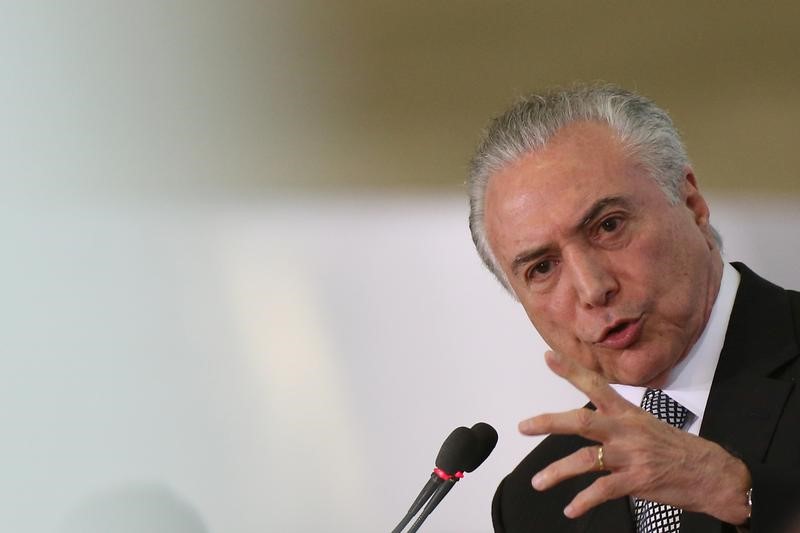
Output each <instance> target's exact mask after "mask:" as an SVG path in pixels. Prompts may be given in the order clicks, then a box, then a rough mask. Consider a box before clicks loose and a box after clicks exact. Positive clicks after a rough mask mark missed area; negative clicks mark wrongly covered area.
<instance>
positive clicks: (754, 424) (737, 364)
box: [681, 263, 798, 533]
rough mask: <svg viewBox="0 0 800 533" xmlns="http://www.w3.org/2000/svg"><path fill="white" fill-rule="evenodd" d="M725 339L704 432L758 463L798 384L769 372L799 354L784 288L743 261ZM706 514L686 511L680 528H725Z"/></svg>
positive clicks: (684, 531)
mask: <svg viewBox="0 0 800 533" xmlns="http://www.w3.org/2000/svg"><path fill="white" fill-rule="evenodd" d="M733 266H734V267H736V269H737V270H738V271H739V272H740V274H741V282H740V284H739V290H738V291H737V294H736V300H735V303H734V306H733V311H732V313H731V318H730V322H729V325H728V331H727V334H726V336H725V343H724V345H723V347H722V352H721V354H720V359H719V364H718V365H717V370H716V372H715V374H714V381H713V384H712V386H711V391H710V392H709V396H708V403H707V404H706V410H705V415H704V416H703V424H702V427H701V428H700V436H701V437H704V438H706V439H709V440H712V441H714V442H717V443H719V444H720V445H722V446H723V447H725V448H726V449H727V450H729V451H731V452H733V453H734V454H736V455H738V456H739V457H741V458H742V459H743V460H744V461H745V462H749V463H760V462H762V461H763V459H764V456H765V455H766V453H767V450H768V448H769V443H770V441H771V439H772V434H773V433H774V431H775V427H776V425H777V423H778V419H779V418H780V413H781V412H782V410H783V406H784V404H785V402H786V399H787V398H788V396H789V393H790V392H791V390H792V388H793V386H794V384H793V383H790V382H784V381H779V380H776V379H771V378H770V377H769V376H770V375H771V374H772V373H773V372H774V371H775V370H777V369H779V368H780V367H781V366H783V365H784V364H786V363H787V362H789V361H791V360H792V359H794V358H795V357H797V354H798V347H797V341H796V339H795V337H794V327H793V324H792V321H791V316H792V315H791V309H790V306H789V301H788V298H787V296H786V293H785V291H784V290H783V289H781V288H779V287H777V286H775V285H773V284H771V283H769V282H767V281H765V280H763V279H762V278H760V277H758V276H757V275H756V274H754V273H753V272H752V271H751V270H749V269H748V268H747V267H745V266H744V265H742V264H738V263H734V265H733ZM722 528H723V524H721V523H720V522H719V521H717V520H715V519H712V518H711V517H709V516H706V515H700V514H695V513H684V517H683V518H682V519H681V533H695V532H703V533H710V532H721V531H723V529H722Z"/></svg>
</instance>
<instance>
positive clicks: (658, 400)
mask: <svg viewBox="0 0 800 533" xmlns="http://www.w3.org/2000/svg"><path fill="white" fill-rule="evenodd" d="M642 409H644V410H645V411H647V412H648V413H651V414H652V415H653V416H655V417H656V418H658V419H659V420H663V421H664V422H666V423H667V424H669V425H671V426H673V427H676V428H678V429H683V425H684V424H686V417H687V416H688V415H689V411H688V410H687V409H686V408H685V407H684V406H682V405H681V404H679V403H678V402H676V401H675V400H673V399H672V398H670V397H669V396H667V395H666V394H664V391H662V390H661V389H647V391H645V393H644V398H642Z"/></svg>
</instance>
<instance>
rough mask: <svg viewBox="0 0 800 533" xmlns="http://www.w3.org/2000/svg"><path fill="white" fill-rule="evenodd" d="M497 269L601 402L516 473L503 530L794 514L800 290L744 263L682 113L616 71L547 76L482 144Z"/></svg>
mask: <svg viewBox="0 0 800 533" xmlns="http://www.w3.org/2000/svg"><path fill="white" fill-rule="evenodd" d="M469 188H470V207H471V212H470V229H471V231H472V236H473V240H474V241H475V245H476V247H477V249H478V252H479V254H480V256H481V257H482V259H483V260H484V262H485V263H486V265H487V266H488V267H489V269H490V270H491V271H492V272H493V273H494V274H495V275H496V276H497V278H498V279H499V280H500V282H501V283H502V284H503V285H504V286H505V288H506V289H507V290H508V291H509V292H511V294H512V295H514V296H515V297H516V298H517V299H518V300H519V302H520V303H521V304H522V306H523V307H524V309H525V311H526V312H527V314H528V317H529V318H530V320H531V322H532V323H533V325H534V326H535V327H536V329H537V330H538V332H539V333H540V334H541V335H542V337H543V338H544V340H545V341H546V342H547V344H548V345H549V346H550V347H551V348H552V351H550V352H547V353H546V354H545V358H546V361H547V364H548V366H549V367H550V369H552V370H553V372H555V373H556V374H558V375H559V376H561V377H563V378H565V379H567V380H569V382H570V383H572V385H574V386H575V387H576V388H578V389H579V390H581V391H582V392H583V393H585V394H586V396H587V397H588V399H589V400H590V402H591V403H590V404H589V405H588V406H587V407H585V408H581V409H576V410H573V411H569V412H565V413H557V414H541V415H539V416H534V417H533V418H530V419H527V420H524V421H522V422H521V423H520V431H521V432H522V433H524V434H526V435H544V434H550V436H549V437H547V438H546V439H545V440H544V441H543V442H542V443H541V444H540V445H539V446H538V447H537V448H536V449H534V450H533V451H532V452H531V453H530V454H529V455H528V457H526V458H525V459H524V460H523V461H522V462H521V463H520V465H519V466H518V467H517V468H516V469H515V470H514V471H513V472H512V473H511V474H509V475H508V476H507V477H506V478H505V479H504V480H503V482H502V483H501V485H500V487H499V488H498V490H497V494H496V495H495V499H494V502H493V506H492V516H493V520H494V525H495V530H496V531H507V532H523V531H525V532H529V531H547V532H555V531H585V532H589V531H593V532H612V533H616V532H626V531H636V532H639V533H641V532H662V531H681V532H692V531H693V532H700V531H702V532H712V531H713V532H728V531H737V530H750V531H753V532H768V531H776V530H779V528H782V527H785V525H786V524H788V522H787V520H789V519H790V518H791V513H792V512H793V511H794V510H796V509H797V508H796V505H797V502H798V498H797V487H798V486H800V393H798V392H797V391H795V390H794V381H795V378H797V377H798V376H800V357H798V355H799V354H800V350H799V349H798V342H797V337H798V334H799V333H800V294H798V293H795V292H792V291H785V290H784V289H781V288H779V287H776V286H775V285H772V284H770V283H769V282H767V281H765V280H763V279H761V278H759V277H758V276H757V275H756V274H754V273H753V272H752V271H750V270H749V269H747V267H745V266H744V265H741V264H734V265H729V264H725V263H724V262H723V260H722V257H721V255H720V241H719V236H718V235H717V233H716V231H715V230H714V229H713V228H712V227H711V225H710V223H709V208H708V205H707V203H706V201H705V199H704V198H703V196H702V194H701V193H700V190H699V189H698V184H697V179H696V178H695V175H694V172H693V170H692V168H691V166H690V165H689V162H688V159H687V156H686V152H685V149H684V147H683V144H682V142H681V140H680V138H679V136H678V133H677V131H676V130H675V128H674V127H673V125H672V122H671V121H670V119H669V117H668V116H667V114H666V113H665V112H664V111H663V110H661V109H660V108H658V107H657V106H655V105H654V104H653V103H652V102H650V101H649V100H647V99H645V98H643V97H641V96H639V95H636V94H633V93H631V92H628V91H625V90H622V89H619V88H615V87H610V86H589V87H578V88H574V89H571V90H565V91H555V92H550V93H547V94H543V95H534V96H531V97H529V98H527V99H524V100H522V101H521V102H519V103H518V104H517V105H515V106H514V107H513V108H511V109H510V110H509V111H507V112H506V113H505V114H503V115H502V116H500V117H499V118H497V119H495V120H494V121H493V122H492V124H491V125H490V127H489V128H488V130H487V132H486V134H485V136H484V139H483V141H482V143H481V145H480V146H479V148H478V151H477V153H476V155H475V157H474V159H473V161H472V165H471V169H470V177H469Z"/></svg>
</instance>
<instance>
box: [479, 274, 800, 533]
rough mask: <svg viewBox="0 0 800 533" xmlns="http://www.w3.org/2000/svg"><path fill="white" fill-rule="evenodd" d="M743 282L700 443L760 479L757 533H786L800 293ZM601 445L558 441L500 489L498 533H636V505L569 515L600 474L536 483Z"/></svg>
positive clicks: (693, 530)
mask: <svg viewBox="0 0 800 533" xmlns="http://www.w3.org/2000/svg"><path fill="white" fill-rule="evenodd" d="M733 266H734V267H735V268H736V269H737V270H738V271H739V272H740V274H741V283H740V284H739V290H738V292H737V294H736V300H735V303H734V306H733V311H732V314H731V319H730V322H729V325H728V331H727V334H726V336H725V343H724V345H723V348H722V352H721V354H720V360H719V363H718V365H717V370H716V372H715V374H714V380H713V384H712V386H711V391H710V393H709V397H708V403H707V404H706V411H705V414H704V417H703V423H702V427H701V429H700V436H701V437H703V438H706V439H709V440H712V441H714V442H717V443H719V444H720V445H722V446H723V447H724V448H726V449H728V450H729V451H731V452H732V453H733V454H734V455H737V456H738V457H740V458H741V459H742V460H743V461H744V462H745V463H746V464H747V465H748V467H749V468H750V472H751V474H752V476H753V515H752V519H751V524H750V527H751V531H752V532H753V533H768V532H774V531H783V527H784V525H783V524H785V523H786V520H787V518H788V517H789V516H790V515H791V516H792V517H793V519H795V518H797V515H796V514H795V513H800V391H798V390H797V388H796V387H795V380H796V379H798V378H800V349H798V339H800V293H797V292H794V291H786V290H784V289H782V288H780V287H777V286H776V285H773V284H771V283H769V282H768V281H765V280H764V279H762V278H760V277H758V276H757V275H756V274H754V273H753V272H752V271H751V270H749V269H748V268H747V267H746V266H744V265H742V264H738V263H734V265H733ZM591 444H593V443H592V442H590V441H587V440H585V439H583V438H581V437H576V436H558V435H551V436H549V437H547V438H546V439H545V440H544V441H542V443H541V444H540V445H539V446H537V447H536V448H535V449H534V450H533V451H532V452H531V453H530V454H529V455H528V456H527V457H526V458H525V459H523V461H522V462H521V463H520V464H519V466H517V468H516V469H514V471H513V472H511V473H510V474H509V475H508V476H507V477H506V478H505V479H504V480H503V481H502V483H501V484H500V486H499V487H498V489H497V493H496V494H495V497H494V501H493V503H492V520H493V522H494V527H495V531H496V532H497V533H501V532H505V533H522V532H525V533H529V532H534V531H542V532H547V533H556V532H576V533H577V532H584V533H589V532H594V533H627V532H631V533H632V532H634V526H633V519H632V515H631V511H630V504H629V500H628V498H619V499H617V500H612V501H609V502H606V503H604V504H602V505H600V506H598V507H596V508H595V509H593V510H592V511H589V512H588V513H586V514H585V515H583V516H582V517H580V518H577V519H575V520H571V519H568V518H566V517H564V515H563V509H564V507H566V505H567V504H568V503H569V502H570V501H571V500H572V498H573V497H574V496H575V495H576V494H577V493H578V492H579V491H581V490H582V489H584V488H585V487H587V486H589V485H590V484H591V483H592V481H594V480H595V479H597V477H598V476H599V475H600V474H594V473H593V474H586V475H582V476H578V477H576V478H573V479H571V480H568V481H565V482H563V483H561V484H560V485H558V486H556V487H554V488H552V489H550V490H548V491H545V492H537V491H535V490H534V489H533V488H532V486H531V478H532V477H533V475H534V474H535V473H536V472H538V471H539V470H541V469H542V468H544V467H545V466H547V465H548V464H550V463H551V462H553V461H555V460H557V459H560V458H562V457H564V456H566V455H569V454H570V453H572V452H574V451H576V450H578V449H580V448H582V447H584V446H588V445H591ZM734 531H736V529H735V528H734V527H733V526H731V525H729V524H724V523H722V522H720V521H718V520H716V519H714V518H712V517H710V516H708V515H704V514H698V513H689V512H684V513H683V516H682V519H681V532H682V533H700V532H702V533H711V532H714V533H729V532H734Z"/></svg>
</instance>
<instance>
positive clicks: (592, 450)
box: [532, 446, 605, 490]
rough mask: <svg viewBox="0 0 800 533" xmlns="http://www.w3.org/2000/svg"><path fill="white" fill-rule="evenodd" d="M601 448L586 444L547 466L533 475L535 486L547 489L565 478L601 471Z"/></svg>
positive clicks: (539, 488)
mask: <svg viewBox="0 0 800 533" xmlns="http://www.w3.org/2000/svg"><path fill="white" fill-rule="evenodd" d="M599 448H600V447H599V446H586V447H585V448H581V449H580V450H578V451H577V452H574V453H572V454H570V455H568V456H566V457H564V458H563V459H559V460H558V461H556V462H554V463H551V464H550V465H549V466H548V467H547V468H545V469H543V470H541V471H540V472H539V473H537V474H536V475H535V476H533V480H532V484H533V488H535V489H536V490H547V489H549V488H550V487H553V486H555V485H558V484H559V483H561V482H562V481H564V480H565V479H569V478H572V477H575V476H577V475H580V474H585V473H586V472H596V471H599V469H600V465H599V462H598V457H599ZM604 462H605V460H604Z"/></svg>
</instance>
